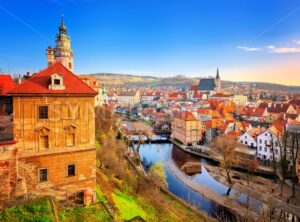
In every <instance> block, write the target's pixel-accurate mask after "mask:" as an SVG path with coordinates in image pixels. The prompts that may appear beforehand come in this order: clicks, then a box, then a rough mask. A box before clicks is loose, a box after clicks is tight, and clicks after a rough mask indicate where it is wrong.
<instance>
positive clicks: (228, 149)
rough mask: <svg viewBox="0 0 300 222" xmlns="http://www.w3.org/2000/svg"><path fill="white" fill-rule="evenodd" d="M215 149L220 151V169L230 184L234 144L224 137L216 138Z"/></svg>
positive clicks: (233, 161)
mask: <svg viewBox="0 0 300 222" xmlns="http://www.w3.org/2000/svg"><path fill="white" fill-rule="evenodd" d="M216 145H217V148H219V149H220V150H221V156H222V159H221V168H222V169H224V170H225V171H226V175H227V180H228V183H230V184H231V183H232V180H231V177H230V172H231V167H232V165H233V164H234V163H235V152H234V149H235V147H236V142H235V140H233V139H230V138H227V137H225V136H218V137H217V140H216Z"/></svg>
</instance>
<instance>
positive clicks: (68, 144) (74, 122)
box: [9, 62, 97, 204]
mask: <svg viewBox="0 0 300 222" xmlns="http://www.w3.org/2000/svg"><path fill="white" fill-rule="evenodd" d="M9 95H10V96H12V97H13V113H14V123H13V124H14V140H15V141H16V142H17V143H16V148H17V151H18V159H19V161H22V162H24V163H25V164H27V165H28V166H30V167H32V170H31V171H33V172H32V173H33V175H36V176H37V177H36V178H35V177H34V178H35V179H33V180H31V181H28V180H27V181H25V184H28V183H29V182H30V183H32V187H33V190H34V191H35V192H40V194H45V195H47V194H48V195H53V192H54V195H55V196H59V198H67V199H68V200H75V201H76V202H77V203H84V204H89V203H91V202H94V201H95V193H96V168H95V167H96V163H95V162H96V150H95V116H94V115H95V111H94V97H95V96H96V95H97V92H95V91H94V90H93V89H92V88H91V87H89V86H88V85H87V84H85V83H84V82H83V81H82V80H80V79H79V78H78V77H77V76H76V75H74V74H73V73H72V72H71V71H70V70H69V69H67V68H66V67H65V66H63V65H62V64H61V63H60V62H55V63H54V64H52V65H50V66H49V67H48V68H46V69H45V70H43V71H41V72H39V73H37V74H35V75H33V76H32V77H30V78H29V79H28V80H26V81H24V82H23V83H21V84H20V85H18V86H16V87H15V88H14V89H12V90H11V91H9ZM23 179H24V178H23ZM26 179H27V178H25V180H26ZM27 189H28V191H29V189H30V187H27Z"/></svg>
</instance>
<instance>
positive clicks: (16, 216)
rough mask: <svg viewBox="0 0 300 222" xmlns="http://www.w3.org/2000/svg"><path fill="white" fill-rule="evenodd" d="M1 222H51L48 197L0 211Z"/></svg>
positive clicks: (52, 217) (51, 216)
mask: <svg viewBox="0 0 300 222" xmlns="http://www.w3.org/2000/svg"><path fill="white" fill-rule="evenodd" d="M0 221H1V222H2V221H3V222H19V221H26V222H27V221H28V222H31V221H32V222H33V221H34V222H52V221H55V219H54V216H53V213H52V207H51V204H50V202H49V199H48V198H41V199H39V200H35V201H31V202H28V203H25V204H22V205H16V206H13V207H10V208H8V209H6V210H4V211H1V212H0Z"/></svg>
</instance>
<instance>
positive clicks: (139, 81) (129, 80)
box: [90, 73, 300, 93]
mask: <svg viewBox="0 0 300 222" xmlns="http://www.w3.org/2000/svg"><path fill="white" fill-rule="evenodd" d="M90 75H95V76H97V78H98V79H99V80H101V81H102V82H105V83H106V85H108V86H124V87H177V88H188V87H190V86H191V85H192V84H197V83H198V81H199V79H200V78H190V77H185V76H182V75H178V76H174V77H153V76H139V75H129V74H115V73H95V74H90ZM222 86H223V87H224V88H230V87H237V88H250V87H252V88H255V89H258V90H266V91H281V92H290V93H291V92H293V93H300V85H299V86H287V85H282V84H276V83H266V82H233V81H226V80H224V81H222Z"/></svg>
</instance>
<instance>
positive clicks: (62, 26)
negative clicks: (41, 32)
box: [59, 13, 67, 34]
mask: <svg viewBox="0 0 300 222" xmlns="http://www.w3.org/2000/svg"><path fill="white" fill-rule="evenodd" d="M59 34H67V27H66V26H65V22H64V14H63V13H62V15H61V23H60V26H59Z"/></svg>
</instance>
